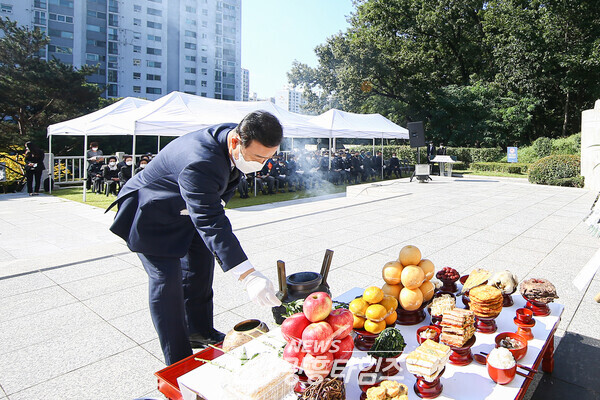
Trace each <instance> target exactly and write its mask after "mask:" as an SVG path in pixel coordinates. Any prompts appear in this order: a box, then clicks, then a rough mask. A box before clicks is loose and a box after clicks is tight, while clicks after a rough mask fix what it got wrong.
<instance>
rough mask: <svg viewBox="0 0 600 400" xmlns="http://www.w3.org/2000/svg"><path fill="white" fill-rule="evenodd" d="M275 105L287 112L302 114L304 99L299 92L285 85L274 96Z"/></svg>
mask: <svg viewBox="0 0 600 400" xmlns="http://www.w3.org/2000/svg"><path fill="white" fill-rule="evenodd" d="M275 104H277V105H278V106H279V107H282V108H285V109H286V110H288V111H291V112H295V113H299V114H303V113H304V111H303V110H302V106H303V105H304V104H306V99H305V98H304V96H303V94H302V92H301V91H299V90H295V89H294V88H293V87H291V86H288V85H286V86H284V87H283V89H282V90H280V91H278V92H277V94H276V95H275Z"/></svg>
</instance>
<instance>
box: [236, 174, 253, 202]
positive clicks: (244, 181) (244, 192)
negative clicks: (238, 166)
mask: <svg viewBox="0 0 600 400" xmlns="http://www.w3.org/2000/svg"><path fill="white" fill-rule="evenodd" d="M249 175H254V174H249ZM250 179H254V177H253V176H252V177H250V176H248V175H246V174H244V173H242V172H240V183H238V192H240V199H247V198H249V197H250V196H248V181H249V180H250Z"/></svg>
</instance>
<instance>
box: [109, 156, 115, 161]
mask: <svg viewBox="0 0 600 400" xmlns="http://www.w3.org/2000/svg"><path fill="white" fill-rule="evenodd" d="M110 160H115V161H117V157H115V156H110V157H108V162H110Z"/></svg>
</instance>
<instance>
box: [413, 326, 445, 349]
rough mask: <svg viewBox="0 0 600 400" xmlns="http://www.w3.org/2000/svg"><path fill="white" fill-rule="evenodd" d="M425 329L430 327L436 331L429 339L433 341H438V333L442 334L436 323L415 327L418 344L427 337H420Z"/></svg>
mask: <svg viewBox="0 0 600 400" xmlns="http://www.w3.org/2000/svg"><path fill="white" fill-rule="evenodd" d="M427 329H432V330H434V331H436V332H437V334H436V335H435V337H434V338H433V339H431V340H433V341H434V342H438V343H439V342H440V335H441V334H442V329H441V328H440V327H439V326H436V325H427V326H422V327H420V328H419V329H417V342H418V343H419V344H423V342H424V341H426V340H427V339H425V338H422V337H421V332H425V331H426V330H427Z"/></svg>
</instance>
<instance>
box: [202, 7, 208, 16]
mask: <svg viewBox="0 0 600 400" xmlns="http://www.w3.org/2000/svg"><path fill="white" fill-rule="evenodd" d="M202 15H204V16H207V15H208V10H207V9H206V8H203V9H202Z"/></svg>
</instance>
